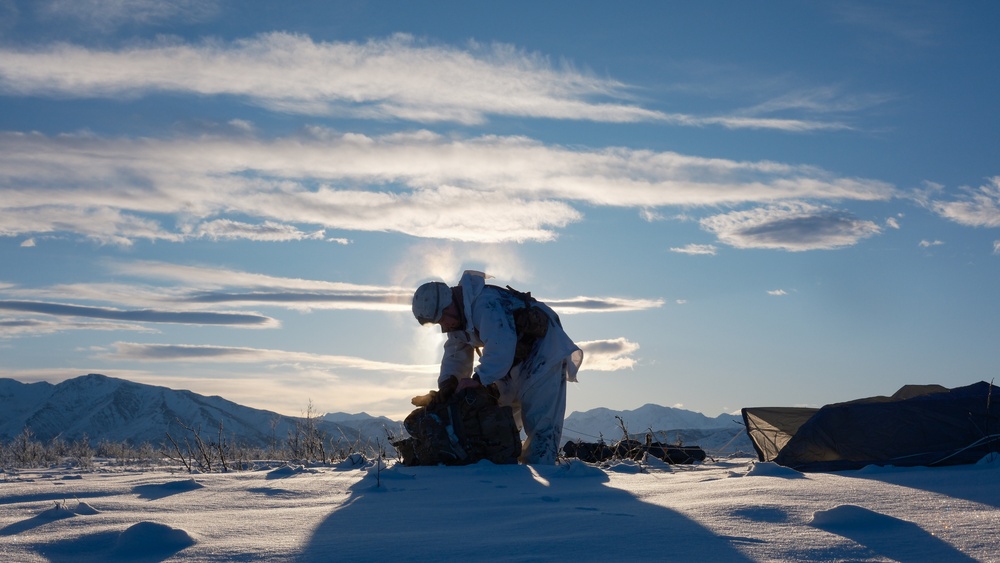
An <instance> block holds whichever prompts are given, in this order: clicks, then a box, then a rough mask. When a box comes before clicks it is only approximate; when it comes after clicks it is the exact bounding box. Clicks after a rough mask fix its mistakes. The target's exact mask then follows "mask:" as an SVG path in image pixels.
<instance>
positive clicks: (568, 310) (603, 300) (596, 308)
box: [544, 297, 663, 315]
mask: <svg viewBox="0 0 1000 563" xmlns="http://www.w3.org/2000/svg"><path fill="white" fill-rule="evenodd" d="M544 301H545V304H546V305H548V306H549V307H552V309H554V310H555V311H556V312H557V313H559V314H561V315H570V314H574V313H622V312H626V311H645V310H647V309H658V308H660V307H662V306H663V299H624V298H619V297H574V298H571V299H545V300H544Z"/></svg>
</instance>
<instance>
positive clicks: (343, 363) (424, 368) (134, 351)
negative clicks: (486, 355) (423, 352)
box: [100, 342, 440, 374]
mask: <svg viewBox="0 0 1000 563" xmlns="http://www.w3.org/2000/svg"><path fill="white" fill-rule="evenodd" d="M100 357H101V358H102V359H106V360H137V361H147V362H213V363H220V362H221V363H263V364H306V365H309V366H313V367H322V368H326V369H330V368H344V369H356V370H363V371H378V372H382V373H403V374H432V373H437V371H438V370H439V369H440V366H438V365H413V364H398V363H392V362H379V361H373V360H367V359H364V358H357V357H352V356H336V355H329V354H312V353H307V352H291V351H287V350H270V349H266V348H244V347H233V346H204V345H188V344H139V343H134V342H116V343H115V344H114V345H113V346H112V351H107V352H105V353H102V354H101V355H100Z"/></svg>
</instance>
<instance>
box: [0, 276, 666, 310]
mask: <svg viewBox="0 0 1000 563" xmlns="http://www.w3.org/2000/svg"><path fill="white" fill-rule="evenodd" d="M108 267H109V269H110V271H111V272H112V273H113V274H116V275H118V276H123V275H124V276H130V277H135V278H140V279H150V280H156V281H157V282H158V284H159V285H156V286H151V285H144V284H141V283H135V284H129V283H122V282H120V281H119V282H116V283H76V284H63V285H53V286H48V287H35V288H19V287H17V286H13V285H6V286H0V295H7V296H17V297H22V298H31V299H36V300H37V299H47V300H67V301H74V302H77V303H79V302H80V301H87V302H97V303H113V304H115V305H117V306H122V305H125V306H130V307H142V308H143V309H142V310H140V311H121V310H119V309H113V308H104V307H80V306H75V305H74V306H70V305H61V306H60V305H59V304H53V303H42V302H28V301H0V309H2V308H5V306H4V304H5V303H6V304H8V305H7V307H6V308H7V309H11V310H18V311H22V312H34V313H47V314H66V315H71V314H73V315H79V316H91V317H96V316H97V315H105V316H104V317H99V318H112V317H110V316H109V315H116V316H115V317H114V318H118V319H119V320H133V321H138V320H139V319H138V318H132V319H125V318H124V316H125V315H129V316H134V317H139V316H141V317H143V318H144V319H152V318H159V317H160V315H161V314H162V313H165V312H164V311H162V309H163V308H165V307H167V306H168V305H169V306H170V307H171V308H172V309H177V308H183V309H185V310H186V311H185V312H180V311H173V312H171V313H170V315H172V316H169V317H166V318H175V319H189V320H196V319H199V318H202V317H199V315H207V317H204V318H205V319H207V320H212V319H216V321H219V320H221V319H219V318H217V317H216V316H215V315H219V314H225V315H232V314H231V313H217V312H211V311H207V312H206V311H204V309H206V308H216V309H217V308H220V307H221V308H226V307H246V306H248V305H256V306H271V307H283V308H286V309H294V310H300V311H309V310H315V309H338V310H346V309H351V310H365V311H387V312H395V313H406V314H407V315H409V314H410V301H411V299H412V297H413V290H414V288H413V287H400V286H375V285H359V284H351V283H345V282H330V281H323V280H307V279H301V278H283V277H275V276H267V275H262V274H255V273H250V272H243V271H239V270H232V269H227V268H210V267H201V266H189V265H183V264H173V263H167V262H154V261H135V262H112V263H110V264H108ZM544 301H545V302H546V304H548V305H549V306H550V307H552V308H553V309H554V310H555V311H556V312H558V313H559V314H576V313H620V312H628V311H641V310H647V309H654V308H658V307H661V306H663V300H662V299H629V298H622V297H584V296H579V297H572V298H554V299H544ZM24 303H34V304H32V305H30V306H29V305H25V304H24ZM240 314H243V313H240ZM259 318H268V317H259ZM145 322H171V321H166V320H161V321H152V320H145ZM198 324H202V323H198ZM215 324H224V323H221V322H216V323H215Z"/></svg>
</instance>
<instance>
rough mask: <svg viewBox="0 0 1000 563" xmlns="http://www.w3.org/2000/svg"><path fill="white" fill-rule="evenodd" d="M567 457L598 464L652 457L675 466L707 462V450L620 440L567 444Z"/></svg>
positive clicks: (696, 447)
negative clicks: (610, 460) (613, 460)
mask: <svg viewBox="0 0 1000 563" xmlns="http://www.w3.org/2000/svg"><path fill="white" fill-rule="evenodd" d="M563 453H564V454H565V455H566V457H575V458H577V459H579V460H580V461H586V462H588V463H598V462H602V461H607V460H609V459H634V460H640V459H642V457H643V456H644V455H647V454H648V455H650V456H652V457H656V458H659V459H662V460H663V461H665V462H667V463H669V464H671V465H673V464H684V463H698V462H701V461H705V457H706V455H705V450H703V449H701V448H700V447H698V446H680V445H668V444H661V443H660V442H646V443H643V442H640V441H638V440H619V441H618V442H616V443H615V444H613V445H610V446H609V445H607V444H605V443H604V442H596V443H595V442H566V444H565V445H564V446H563Z"/></svg>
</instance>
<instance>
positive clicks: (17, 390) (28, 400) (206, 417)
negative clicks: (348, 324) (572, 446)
mask: <svg viewBox="0 0 1000 563" xmlns="http://www.w3.org/2000/svg"><path fill="white" fill-rule="evenodd" d="M0 413H4V414H3V416H2V417H0V440H3V441H9V440H11V439H12V438H14V437H15V436H18V435H19V434H21V433H22V431H23V430H24V428H25V427H26V426H27V427H28V428H30V429H31V431H32V433H33V434H34V435H35V438H36V439H38V440H42V441H48V440H51V439H52V438H54V437H56V436H58V437H60V438H62V439H64V440H67V441H73V440H76V439H79V438H80V437H82V436H84V435H86V436H88V437H90V439H91V441H99V440H109V441H112V442H121V441H127V442H130V443H133V444H140V443H143V442H149V443H152V444H159V443H160V442H162V441H164V439H165V437H166V435H167V433H170V435H171V436H174V437H175V438H176V437H180V436H184V435H186V434H187V433H188V432H189V431H188V430H186V429H184V428H183V426H181V424H183V425H184V426H187V427H189V428H193V429H197V430H199V432H201V433H202V436H203V437H204V438H206V439H217V436H218V432H219V425H220V424H221V425H222V428H223V433H224V436H225V437H226V439H227V440H229V441H231V442H236V443H240V444H246V445H252V446H258V447H268V446H270V445H272V444H274V443H276V442H281V441H282V440H286V439H287V438H288V436H289V433H291V432H294V431H295V429H296V427H297V425H302V424H303V423H304V420H305V419H303V418H302V417H289V416H284V415H281V414H278V413H275V412H271V411H267V410H261V409H254V408H250V407H246V406H243V405H239V404H237V403H234V402H232V401H228V400H226V399H223V398H222V397H214V396H213V397H208V396H204V395H199V394H197V393H193V392H191V391H183V390H173V389H168V388H166V387H160V386H154V385H145V384H142V383H134V382H131V381H127V380H124V379H118V378H114V377H107V376H105V375H100V374H89V375H84V376H80V377H76V378H73V379H68V380H66V381H63V382H62V383H59V384H51V383H45V382H41V383H21V382H19V381H16V380H13V379H0ZM618 418H621V420H622V422H624V424H625V426H626V427H627V428H628V430H629V433H630V434H632V435H633V436H639V437H642V436H644V435H645V434H646V433H647V432H648V431H650V430H652V431H653V433H654V440H656V441H660V442H669V443H673V444H677V443H683V444H689V445H699V446H701V447H702V448H704V449H705V450H706V451H708V452H710V453H711V454H713V455H714V454H725V453H733V452H751V453H752V452H753V447H752V446H751V445H750V441H749V439H748V438H747V437H746V435H745V433H743V425H742V420H741V418H740V417H739V416H737V415H726V414H723V415H719V416H717V417H715V418H710V417H707V416H705V415H703V414H701V413H698V412H693V411H688V410H684V409H676V408H671V407H663V406H659V405H653V404H647V405H643V406H642V407H639V408H638V409H634V410H623V411H616V410H611V409H606V408H596V409H592V410H589V411H584V412H573V413H571V414H570V415H569V416H568V417H566V422H565V425H564V431H563V440H564V442H565V441H570V440H573V441H576V440H581V441H585V442H595V441H597V440H598V439H600V438H601V437H603V438H604V440H605V441H608V442H614V441H616V440H618V439H619V438H621V436H622V427H621V423H620V422H619V421H618ZM312 422H313V423H314V424H315V425H316V428H317V430H319V431H320V432H323V433H324V434H326V436H327V437H328V438H330V439H331V440H332V441H333V442H334V443H338V442H339V443H341V444H357V443H360V444H374V443H375V441H376V440H380V441H381V443H382V444H383V445H387V444H386V442H387V440H386V429H388V430H390V431H391V432H393V434H394V435H397V436H399V435H402V433H403V432H402V429H401V426H402V424H401V422H399V421H393V420H390V419H389V418H386V417H384V416H380V417H375V416H371V415H369V414H367V413H358V414H348V413H328V414H325V415H322V416H317V417H315V418H314V419H313V421H312ZM387 450H390V451H391V447H387Z"/></svg>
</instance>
